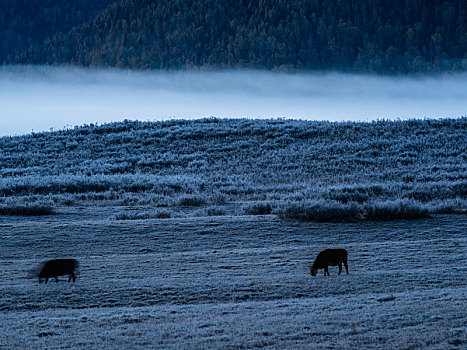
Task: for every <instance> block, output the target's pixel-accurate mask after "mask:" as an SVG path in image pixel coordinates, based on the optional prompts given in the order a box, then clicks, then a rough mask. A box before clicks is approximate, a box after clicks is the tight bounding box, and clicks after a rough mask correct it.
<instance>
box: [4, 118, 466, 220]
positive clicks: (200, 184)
mask: <svg viewBox="0 0 467 350" xmlns="http://www.w3.org/2000/svg"><path fill="white" fill-rule="evenodd" d="M466 139H467V119H466V118H462V119H453V120H426V121H422V120H412V121H396V122H390V121H379V122H374V123H350V122H348V123H330V122H308V121H297V120H246V119H241V120H218V119H204V120H197V121H186V120H174V121H166V122H157V123H150V122H145V123H142V122H129V121H127V122H123V123H113V124H106V125H102V126H95V125H90V126H84V127H80V128H75V129H73V130H63V131H58V132H52V133H49V132H47V133H40V134H32V135H28V136H20V137H3V138H0V149H1V150H2V152H0V169H1V170H0V202H3V203H5V204H10V205H11V204H12V203H22V202H26V203H32V202H34V201H39V202H41V201H45V202H56V203H59V204H60V203H62V204H72V203H81V202H86V201H97V202H96V204H97V205H99V203H100V205H108V204H109V203H111V204H112V205H143V206H148V208H151V210H154V209H156V208H164V210H166V211H165V212H164V213H161V212H157V213H152V214H147V215H156V216H157V215H162V216H164V215H165V216H167V215H169V216H170V215H171V213H172V214H176V215H182V214H180V213H181V212H180V210H181V211H182V212H183V211H185V213H186V210H188V209H187V208H190V209H189V211H190V212H191V214H190V215H222V214H226V213H228V214H239V213H246V214H267V213H271V212H275V213H277V214H278V215H280V216H283V217H291V218H299V219H310V220H318V221H319V220H328V219H329V220H334V219H336V217H337V218H338V219H339V220H348V219H359V218H368V217H370V216H371V217H373V218H375V219H378V218H379V219H388V218H393V216H392V215H393V214H392V213H394V212H397V213H398V214H397V215H396V216H400V217H404V215H406V214H407V215H410V213H406V212H404V210H406V209H407V210H414V211H416V212H417V213H419V214H424V213H425V214H426V210H429V211H432V212H465V211H466V209H467V175H466V174H467V168H466V162H465V160H466V157H467V155H466V149H467V147H465V146H466V145H465V140H466ZM419 207H420V208H422V210H421V211H420V210H418V208H419ZM184 208H185V209H184ZM323 208H324V209H323ZM326 208H327V209H326ZM193 209H196V210H198V209H202V212H197V213H196V210H195V211H193ZM323 210H324V212H323ZM362 210H363V211H364V212H363V211H362ZM329 213H331V214H329ZM328 214H329V215H330V216H329V215H328ZM144 215H146V214H144ZM183 215H184V214H183ZM122 218H125V216H124V215H123V216H122Z"/></svg>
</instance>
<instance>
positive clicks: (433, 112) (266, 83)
mask: <svg viewBox="0 0 467 350" xmlns="http://www.w3.org/2000/svg"><path fill="white" fill-rule="evenodd" d="M465 115H467V74H458V75H444V76H440V77H434V78H429V77H425V78H411V79H409V78H381V77H375V76H356V75H347V74H311V73H310V74H309V73H306V74H285V73H274V72H263V71H249V70H247V71H220V72H202V71H196V72H161V71H149V72H148V71H137V72H128V71H118V70H81V69H72V68H50V67H49V68H47V67H34V68H31V67H3V68H0V136H3V135H15V134H24V133H29V132H31V131H36V132H37V131H44V130H50V129H51V128H55V129H60V128H63V127H71V126H75V125H81V124H89V123H104V122H111V121H119V120H123V119H139V120H163V119H170V118H187V119H191V118H200V117H210V116H216V117H235V118H236V117H250V118H258V117H259V118H277V117H283V118H301V119H312V120H316V119H319V120H363V121H366V120H373V119H381V118H390V119H394V118H401V119H406V118H444V117H461V116H465Z"/></svg>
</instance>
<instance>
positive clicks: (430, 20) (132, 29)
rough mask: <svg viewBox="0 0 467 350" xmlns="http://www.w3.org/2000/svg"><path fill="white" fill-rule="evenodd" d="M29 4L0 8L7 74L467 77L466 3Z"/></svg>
mask: <svg viewBox="0 0 467 350" xmlns="http://www.w3.org/2000/svg"><path fill="white" fill-rule="evenodd" d="M23 2H25V1H18V0H16V1H7V0H1V2H0V3H1V6H2V14H0V16H1V17H0V23H3V26H0V28H5V29H3V30H4V31H6V34H5V35H3V36H0V38H3V39H0V40H3V41H2V42H1V47H2V49H1V52H2V55H1V56H0V59H2V60H4V62H6V63H10V64H12V63H22V64H54V65H57V64H58V65H62V64H72V65H77V66H84V67H88V66H92V67H121V68H138V69H147V68H151V69H179V68H193V67H201V68H226V67H229V68H230V67H236V68H260V69H292V70H296V69H298V70H340V71H354V72H378V73H386V74H393V73H417V72H440V71H464V70H466V68H467V2H465V1H464V0H449V1H443V0H433V1H429V2H427V1H418V0H382V1H370V0H336V1H327V0H291V1H257V2H256V1H246V0H234V1H223V0H204V1H192V0H169V1H158V2H155V1H150V0H125V1H113V2H111V3H110V4H109V5H108V6H107V7H105V9H104V8H103V7H104V5H105V4H106V3H107V2H106V1H104V0H101V1H99V2H88V1H85V2H83V1H81V2H80V1H74V2H63V1H46V0H42V1H39V0H34V1H32V2H25V3H27V4H24V3H23ZM41 3H42V5H40V4H41ZM68 3H69V4H68ZM10 4H11V5H10ZM70 4H72V5H70ZM6 8H7V9H8V11H7V12H8V13H7V15H6V16H5V14H4V13H3V12H5V9H6ZM24 9H30V11H28V13H27V14H25V13H23V12H24V11H25V10H24ZM57 11H59V12H60V11H61V12H60V13H63V14H64V15H57ZM94 14H95V15H94ZM49 19H51V20H50V21H49ZM44 21H45V23H44ZM62 21H63V22H62ZM42 28H43V29H42ZM37 29H38V30H37ZM5 53H8V57H5Z"/></svg>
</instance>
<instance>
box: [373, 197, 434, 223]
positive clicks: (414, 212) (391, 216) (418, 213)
mask: <svg viewBox="0 0 467 350" xmlns="http://www.w3.org/2000/svg"><path fill="white" fill-rule="evenodd" d="M428 213H429V210H428V208H427V207H426V206H425V205H423V204H421V203H420V202H416V201H413V200H408V199H403V200H397V201H385V202H374V203H371V204H366V205H365V206H364V216H365V219H367V220H375V221H388V220H395V219H419V218H424V217H427V216H428Z"/></svg>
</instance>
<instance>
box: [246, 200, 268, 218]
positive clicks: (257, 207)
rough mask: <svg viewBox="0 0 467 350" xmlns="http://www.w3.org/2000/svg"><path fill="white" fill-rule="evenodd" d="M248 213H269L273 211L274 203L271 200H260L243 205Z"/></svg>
mask: <svg viewBox="0 0 467 350" xmlns="http://www.w3.org/2000/svg"><path fill="white" fill-rule="evenodd" d="M243 212H244V213H245V214H246V215H267V214H271V212H272V205H271V203H269V202H258V203H252V204H249V205H246V206H244V207H243Z"/></svg>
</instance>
